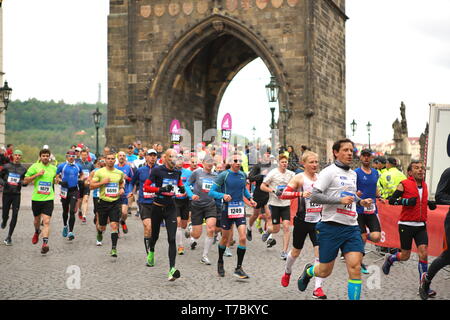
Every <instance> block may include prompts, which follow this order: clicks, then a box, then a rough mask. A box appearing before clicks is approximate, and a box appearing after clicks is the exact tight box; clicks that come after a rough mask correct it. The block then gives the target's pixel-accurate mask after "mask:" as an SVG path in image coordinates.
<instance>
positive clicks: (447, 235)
mask: <svg viewBox="0 0 450 320" xmlns="http://www.w3.org/2000/svg"><path fill="white" fill-rule="evenodd" d="M435 198H436V203H437V204H443V205H450V168H447V169H446V170H445V171H444V172H443V173H442V175H441V178H440V179H439V183H438V185H437V188H436V195H435ZM449 244H450V207H449V210H448V212H447V216H446V217H445V221H444V250H443V251H442V253H441V255H440V256H439V257H437V258H436V259H434V260H433V262H432V263H431V264H430V267H429V269H428V272H424V273H423V274H422V278H421V281H420V288H419V294H420V297H421V298H422V299H423V300H426V299H428V297H429V294H428V293H429V292H430V285H431V281H432V280H433V278H434V276H435V275H436V274H437V273H438V272H439V270H441V269H442V268H443V267H445V266H448V265H450V250H449V247H448V246H449Z"/></svg>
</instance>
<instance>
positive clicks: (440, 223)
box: [291, 200, 449, 257]
mask: <svg viewBox="0 0 450 320" xmlns="http://www.w3.org/2000/svg"><path fill="white" fill-rule="evenodd" d="M297 204H298V201H297V200H292V201H291V223H292V219H293V218H294V217H295V214H296V212H297ZM377 206H378V218H379V220H380V224H381V241H380V242H378V243H376V244H375V245H377V246H381V247H388V248H400V236H399V232H398V218H399V216H400V212H401V210H402V207H401V206H392V205H390V204H388V203H383V202H381V201H380V200H377ZM448 210H449V206H448V205H439V206H437V208H436V210H429V209H428V219H427V232H428V255H430V256H434V257H435V256H439V255H440V254H441V252H442V248H443V245H444V220H445V217H446V215H447V212H448ZM412 251H413V252H417V248H416V246H415V244H414V242H413V248H412Z"/></svg>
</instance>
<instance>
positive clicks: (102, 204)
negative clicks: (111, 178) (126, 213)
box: [98, 199, 122, 227]
mask: <svg viewBox="0 0 450 320" xmlns="http://www.w3.org/2000/svg"><path fill="white" fill-rule="evenodd" d="M121 206H122V204H121V203H120V199H118V200H116V201H113V202H108V201H104V200H102V199H100V200H99V202H98V212H99V222H98V224H99V225H100V226H102V227H103V226H106V224H107V223H108V218H109V221H110V222H119V220H120V216H121V212H122V208H121Z"/></svg>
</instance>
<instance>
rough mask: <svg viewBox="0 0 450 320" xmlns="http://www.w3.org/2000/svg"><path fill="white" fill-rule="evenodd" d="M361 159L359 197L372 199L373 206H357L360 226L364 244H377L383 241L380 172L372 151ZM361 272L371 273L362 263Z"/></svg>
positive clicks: (358, 185)
mask: <svg viewBox="0 0 450 320" xmlns="http://www.w3.org/2000/svg"><path fill="white" fill-rule="evenodd" d="M359 159H360V160H361V167H360V168H357V169H356V170H355V172H356V188H357V190H358V196H359V197H361V198H363V199H366V198H370V199H372V205H371V206H370V207H363V206H360V205H356V212H357V213H358V224H359V228H360V230H361V236H362V239H363V241H364V243H366V241H367V240H368V239H369V240H370V241H372V242H374V243H377V242H379V241H380V239H381V226H380V221H379V220H378V216H377V214H378V208H377V202H376V198H377V195H378V191H377V182H378V177H379V175H378V171H377V170H376V169H374V168H372V166H371V162H372V151H371V150H369V149H364V150H362V151H361V155H360V157H359ZM367 228H369V231H370V234H369V235H367ZM361 272H362V273H365V274H368V273H369V271H368V270H367V267H366V265H365V264H364V263H361Z"/></svg>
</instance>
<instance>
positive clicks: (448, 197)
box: [435, 168, 450, 204]
mask: <svg viewBox="0 0 450 320" xmlns="http://www.w3.org/2000/svg"><path fill="white" fill-rule="evenodd" d="M435 199H436V204H450V168H447V169H445V170H444V172H443V173H442V175H441V178H440V179H439V183H438V185H437V188H436V195H435Z"/></svg>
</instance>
